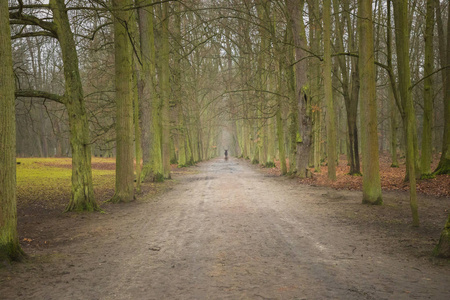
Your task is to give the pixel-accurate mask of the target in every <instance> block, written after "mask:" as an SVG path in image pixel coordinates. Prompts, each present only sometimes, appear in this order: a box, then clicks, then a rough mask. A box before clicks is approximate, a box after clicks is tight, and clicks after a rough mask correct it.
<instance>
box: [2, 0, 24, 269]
mask: <svg viewBox="0 0 450 300" xmlns="http://www.w3.org/2000/svg"><path fill="white" fill-rule="evenodd" d="M8 14H9V13H8V1H1V3H0V57H1V59H0V153H1V154H0V263H3V262H5V261H10V260H19V259H20V258H21V257H22V256H23V252H22V249H21V248H20V244H19V236H18V234H17V208H16V122H15V106H14V100H15V98H14V89H15V86H14V85H15V83H14V74H13V61H12V53H11V33H10V29H9V16H8Z"/></svg>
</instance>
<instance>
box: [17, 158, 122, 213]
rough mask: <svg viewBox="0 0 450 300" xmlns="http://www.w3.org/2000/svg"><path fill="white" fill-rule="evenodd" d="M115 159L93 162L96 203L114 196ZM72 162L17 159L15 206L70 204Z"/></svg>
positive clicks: (57, 206) (70, 160)
mask: <svg viewBox="0 0 450 300" xmlns="http://www.w3.org/2000/svg"><path fill="white" fill-rule="evenodd" d="M115 164H116V161H115V159H114V158H92V176H93V184H94V193H95V197H96V199H97V201H98V202H99V203H101V202H103V201H105V200H107V199H108V198H109V197H111V196H112V194H113V193H114V184H115V182H114V180H115ZM71 176H72V159H71V158H18V159H17V204H18V206H29V205H31V204H35V205H39V206H42V207H45V208H61V207H64V206H65V205H67V203H69V199H70V192H71Z"/></svg>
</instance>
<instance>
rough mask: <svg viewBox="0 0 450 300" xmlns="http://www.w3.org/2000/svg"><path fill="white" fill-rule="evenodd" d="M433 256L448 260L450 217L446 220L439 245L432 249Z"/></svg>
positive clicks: (449, 254) (449, 252)
mask: <svg viewBox="0 0 450 300" xmlns="http://www.w3.org/2000/svg"><path fill="white" fill-rule="evenodd" d="M433 254H434V255H435V256H438V257H445V258H450V215H449V216H448V218H447V222H446V223H445V226H444V229H443V230H442V232H441V237H440V238H439V243H438V244H437V245H436V247H435V248H434V251H433Z"/></svg>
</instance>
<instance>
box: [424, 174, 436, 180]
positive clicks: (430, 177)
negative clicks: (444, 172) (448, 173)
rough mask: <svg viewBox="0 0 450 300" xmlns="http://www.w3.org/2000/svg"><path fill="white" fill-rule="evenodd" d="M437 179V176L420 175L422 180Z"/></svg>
mask: <svg viewBox="0 0 450 300" xmlns="http://www.w3.org/2000/svg"><path fill="white" fill-rule="evenodd" d="M433 178H436V174H422V175H420V179H422V180H425V179H433Z"/></svg>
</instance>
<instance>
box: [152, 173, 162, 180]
mask: <svg viewBox="0 0 450 300" xmlns="http://www.w3.org/2000/svg"><path fill="white" fill-rule="evenodd" d="M153 181H154V182H163V181H164V175H163V174H161V173H156V174H155V177H154V179H153Z"/></svg>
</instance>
